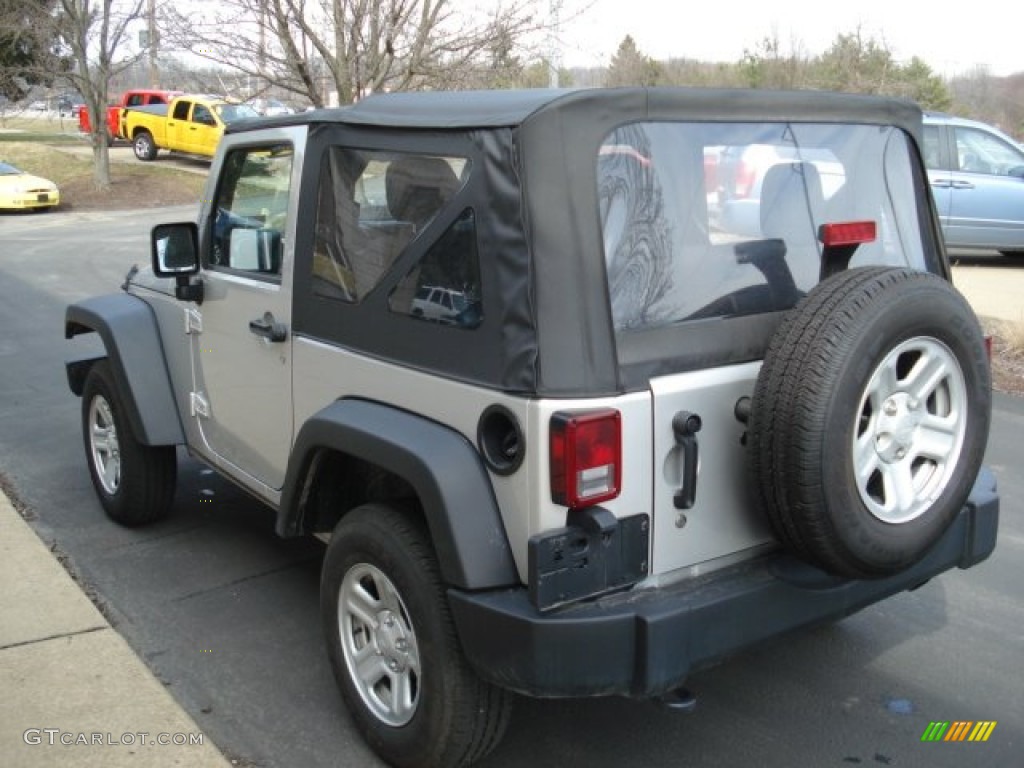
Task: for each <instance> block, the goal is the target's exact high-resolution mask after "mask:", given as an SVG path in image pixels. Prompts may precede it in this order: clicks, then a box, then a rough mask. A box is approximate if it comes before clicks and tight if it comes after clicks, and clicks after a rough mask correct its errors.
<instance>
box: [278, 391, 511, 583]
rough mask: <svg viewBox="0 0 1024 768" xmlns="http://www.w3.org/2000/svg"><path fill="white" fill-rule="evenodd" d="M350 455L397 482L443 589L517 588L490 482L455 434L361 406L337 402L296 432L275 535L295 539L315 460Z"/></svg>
mask: <svg viewBox="0 0 1024 768" xmlns="http://www.w3.org/2000/svg"><path fill="white" fill-rule="evenodd" d="M324 450H330V451H337V452H339V453H343V454H349V455H352V456H356V457H358V458H360V459H362V460H364V461H367V462H370V463H372V464H375V465H377V466H379V467H381V468H382V469H385V470H387V471H389V472H391V473H393V474H395V475H397V476H398V477H401V478H403V479H404V480H405V481H406V482H408V483H409V485H411V486H412V488H413V489H414V490H415V492H416V494H417V496H418V498H419V501H420V504H421V505H422V507H423V513H424V517H425V518H426V522H427V526H428V527H429V529H430V535H431V539H432V540H433V544H434V548H435V551H436V554H437V559H438V562H439V563H440V566H441V575H442V577H443V578H444V580H445V582H446V583H448V584H449V585H452V586H454V587H458V588H461V589H493V588H496V587H504V586H510V585H514V584H518V583H519V577H518V572H517V571H516V566H515V561H514V560H513V558H512V551H511V548H510V547H509V544H508V538H507V536H506V534H505V527H504V525H503V523H502V520H501V514H500V512H499V510H498V504H497V501H496V499H495V497H494V491H493V489H492V487H491V482H490V478H489V477H488V475H487V470H486V469H485V468H484V466H483V463H482V461H481V459H480V456H479V454H478V453H477V451H476V449H475V448H474V447H473V446H472V444H471V443H470V442H469V441H468V440H467V439H466V438H465V437H464V436H462V435H461V434H459V433H458V432H455V431H454V430H452V429H449V428H448V427H445V426H443V425H441V424H438V423H437V422H434V421H430V420H429V419H426V418H423V417H422V416H417V415H415V414H411V413H408V412H406V411H401V410H398V409H396V408H391V407H389V406H386V405H381V404H379V403H373V402H369V401H366V400H357V399H346V400H338V401H336V402H334V403H332V404H331V405H329V406H327V407H326V408H324V409H323V410H321V411H320V412H319V413H317V414H315V415H314V416H312V417H311V418H310V419H308V420H307V421H306V422H305V423H304V424H303V425H302V428H301V429H300V430H299V434H298V437H297V438H296V441H295V445H294V447H293V450H292V459H291V461H290V462H289V465H288V473H287V476H286V477H285V486H284V490H283V494H282V497H281V506H280V507H279V510H278V518H277V532H278V534H280V535H281V536H295V535H298V534H299V533H301V532H302V523H303V513H304V510H303V501H304V491H305V489H306V486H307V482H308V481H310V480H311V479H312V478H311V477H310V475H311V474H312V470H313V468H314V467H315V459H316V456H317V455H318V454H319V453H320V452H322V451H324Z"/></svg>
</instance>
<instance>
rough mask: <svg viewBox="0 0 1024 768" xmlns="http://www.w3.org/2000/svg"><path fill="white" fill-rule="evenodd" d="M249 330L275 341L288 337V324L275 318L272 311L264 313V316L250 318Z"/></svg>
mask: <svg viewBox="0 0 1024 768" xmlns="http://www.w3.org/2000/svg"><path fill="white" fill-rule="evenodd" d="M249 331H250V332H252V333H254V334H256V335H257V336H260V337H262V338H264V339H266V340H267V341H272V342H275V343H277V342H281V341H284V340H285V339H287V338H288V326H287V325H285V324H284V323H279V322H277V321H276V320H274V316H273V315H272V314H271V313H270V312H266V313H264V315H263V317H257V318H256V319H255V320H250V321H249Z"/></svg>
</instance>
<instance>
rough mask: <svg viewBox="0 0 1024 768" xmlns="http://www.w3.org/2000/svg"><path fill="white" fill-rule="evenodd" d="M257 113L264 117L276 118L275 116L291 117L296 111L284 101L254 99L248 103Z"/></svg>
mask: <svg viewBox="0 0 1024 768" xmlns="http://www.w3.org/2000/svg"><path fill="white" fill-rule="evenodd" d="M248 103H249V106H251V107H252V108H253V109H254V110H255V111H256V112H257V113H259V114H260V115H263V116H264V117H274V116H275V115H291V114H294V113H295V110H294V109H292V108H291V107H289V106H288V105H287V104H285V103H284V102H283V101H278V100H277V99H253V100H252V101H250V102H248Z"/></svg>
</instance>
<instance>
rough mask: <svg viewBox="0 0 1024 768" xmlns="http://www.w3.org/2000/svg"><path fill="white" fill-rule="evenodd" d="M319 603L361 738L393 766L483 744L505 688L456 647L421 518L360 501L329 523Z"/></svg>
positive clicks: (496, 735) (492, 732) (480, 750)
mask: <svg viewBox="0 0 1024 768" xmlns="http://www.w3.org/2000/svg"><path fill="white" fill-rule="evenodd" d="M320 601H321V612H322V614H323V619H324V626H325V631H326V634H327V647H328V653H329V656H330V661H331V666H332V668H333V670H334V675H335V678H336V679H337V681H338V685H339V687H340V688H341V692H342V695H343V697H344V699H345V703H346V704H347V706H348V709H349V711H350V713H351V715H352V718H353V720H354V721H355V723H356V726H357V727H358V728H359V730H360V732H361V733H362V735H363V737H364V738H365V739H366V741H367V743H368V744H369V745H370V746H371V747H372V748H373V749H374V751H376V752H377V753H378V754H379V755H380V756H381V757H382V758H383V759H384V760H386V761H387V762H388V763H390V764H392V765H395V766H399V767H406V766H408V767H410V768H411V767H412V766H464V765H469V764H471V763H472V762H474V761H475V760H478V759H479V758H481V757H483V756H484V755H486V754H487V753H488V752H490V751H491V750H492V749H493V748H494V747H495V746H496V745H497V743H498V742H499V741H500V740H501V737H502V735H503V734H504V732H505V727H506V725H507V723H508V717H509V710H510V701H511V699H510V695H509V694H508V693H507V692H505V691H503V690H501V689H499V688H496V687H494V686H491V685H489V684H488V683H485V682H483V681H482V680H480V678H479V677H477V675H476V673H475V672H474V671H473V670H472V669H470V667H469V665H468V664H467V663H466V661H465V659H464V658H463V656H462V651H461V649H460V647H459V643H458V638H457V637H456V635H455V628H454V626H453V624H452V619H451V615H450V613H449V609H448V600H447V597H446V595H445V587H444V584H443V582H442V581H441V575H440V569H439V567H438V564H437V559H436V557H435V555H434V552H433V548H432V547H431V545H430V540H429V537H428V535H427V532H426V530H425V528H424V526H423V524H422V523H421V522H420V521H419V520H418V519H416V518H414V517H412V516H410V515H406V514H404V513H403V512H402V511H400V510H398V509H396V508H393V507H388V506H383V505H377V504H368V505H365V506H363V507H359V508H358V509H355V510H353V511H352V512H350V513H349V514H347V515H346V516H345V517H344V518H342V520H341V522H339V523H338V525H337V527H336V528H335V529H334V534H333V536H332V538H331V543H330V546H329V548H328V550H327V556H326V558H325V560H324V566H323V574H322V577H321V592H320Z"/></svg>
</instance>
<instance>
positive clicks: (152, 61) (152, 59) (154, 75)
mask: <svg viewBox="0 0 1024 768" xmlns="http://www.w3.org/2000/svg"><path fill="white" fill-rule="evenodd" d="M147 11H148V14H147V15H148V22H149V87H150V88H159V87H160V67H159V65H158V64H157V49H158V48H159V47H160V38H159V37H158V36H157V35H158V33H157V29H156V0H149V6H148V8H147Z"/></svg>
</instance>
